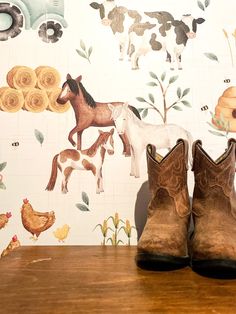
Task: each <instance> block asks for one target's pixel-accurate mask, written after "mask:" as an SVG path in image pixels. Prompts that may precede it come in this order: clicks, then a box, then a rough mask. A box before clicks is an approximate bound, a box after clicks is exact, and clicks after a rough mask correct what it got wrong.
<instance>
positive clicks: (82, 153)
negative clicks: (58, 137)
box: [46, 129, 114, 194]
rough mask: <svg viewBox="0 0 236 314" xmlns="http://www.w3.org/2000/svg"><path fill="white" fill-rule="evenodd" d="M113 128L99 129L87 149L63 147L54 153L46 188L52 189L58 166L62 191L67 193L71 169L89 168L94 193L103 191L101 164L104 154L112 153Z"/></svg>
mask: <svg viewBox="0 0 236 314" xmlns="http://www.w3.org/2000/svg"><path fill="white" fill-rule="evenodd" d="M113 134H114V129H111V131H110V132H103V131H100V130H99V136H98V138H97V140H96V142H95V143H94V144H93V145H92V146H91V147H90V148H88V149H84V150H76V149H65V150H63V151H61V152H60V153H59V154H57V155H55V156H54V158H53V160H52V170H51V177H50V179H49V182H48V185H47V187H46V190H48V191H52V190H53V189H54V186H55V183H56V180H57V169H58V168H59V169H60V171H61V173H62V176H63V179H62V185H61V191H62V193H67V192H68V189H67V183H68V180H69V178H70V175H71V173H72V171H73V170H90V171H92V173H93V175H94V176H95V177H96V186H97V188H96V193H97V194H99V193H101V192H104V190H103V178H102V165H103V162H104V159H105V154H106V152H108V154H109V155H113V154H114V141H113Z"/></svg>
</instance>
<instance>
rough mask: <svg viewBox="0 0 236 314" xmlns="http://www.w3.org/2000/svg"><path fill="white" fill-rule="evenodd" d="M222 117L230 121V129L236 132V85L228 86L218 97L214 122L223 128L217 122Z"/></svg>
mask: <svg viewBox="0 0 236 314" xmlns="http://www.w3.org/2000/svg"><path fill="white" fill-rule="evenodd" d="M222 117H223V119H224V121H225V122H226V123H229V129H228V131H230V132H236V86H230V87H228V88H227V89H226V90H225V91H224V92H223V94H222V96H220V97H219V99H218V103H217V106H216V107H215V119H213V120H212V122H213V123H214V124H215V125H216V126H217V127H218V128H219V129H222V126H221V125H220V124H217V123H216V122H217V119H219V120H220V119H222Z"/></svg>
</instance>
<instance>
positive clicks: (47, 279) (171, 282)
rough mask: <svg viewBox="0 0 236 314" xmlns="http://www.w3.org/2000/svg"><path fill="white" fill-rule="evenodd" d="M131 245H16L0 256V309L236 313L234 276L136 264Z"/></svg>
mask: <svg viewBox="0 0 236 314" xmlns="http://www.w3.org/2000/svg"><path fill="white" fill-rule="evenodd" d="M135 252H136V247H102V246H57V247H49V246H47V247H43V246H41V247H40V246H35V247H21V248H19V249H18V250H16V251H15V252H13V253H12V254H10V255H8V256H6V257H4V258H2V259H0V314H15V313H19V314H21V313H24V314H31V313H34V314H37V313H40V314H44V313H45V314H54V313H55V314H67V313H68V314H78V313H83V314H84V313H171V314H172V313H207V314H209V313H216V314H217V313H227V314H230V313H236V301H235V295H236V280H219V279H209V278H204V277H201V276H199V275H197V274H195V273H194V272H193V271H192V270H191V269H190V268H185V269H182V270H177V271H171V272H152V271H145V270H141V269H139V268H137V266H136V264H135V260H134V257H135Z"/></svg>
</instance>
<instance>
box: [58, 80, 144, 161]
mask: <svg viewBox="0 0 236 314" xmlns="http://www.w3.org/2000/svg"><path fill="white" fill-rule="evenodd" d="M81 80H82V76H81V75H80V76H79V77H77V78H76V79H75V80H74V79H72V77H71V76H70V74H67V77H66V81H65V82H64V83H63V85H62V91H61V93H60V95H59V96H58V98H57V102H58V103H59V104H65V103H66V102H67V101H70V103H71V105H72V107H73V109H74V112H75V119H76V126H75V127H74V128H73V129H72V130H71V131H70V133H69V136H68V140H69V141H70V143H71V144H72V145H73V146H76V142H75V141H74V140H73V135H74V134H75V133H77V149H81V145H82V139H81V137H82V133H83V131H84V130H85V129H87V128H88V127H90V126H95V127H107V126H114V121H113V119H112V118H111V110H110V109H109V107H108V105H110V104H112V105H113V106H118V105H122V104H123V102H110V103H103V102H96V101H95V100H94V99H93V98H92V96H91V95H90V94H89V93H88V92H87V91H86V89H85V88H84V86H83V84H82V83H81ZM129 109H130V110H132V111H133V112H134V113H135V115H136V116H138V117H139V119H140V115H139V112H138V110H137V109H136V108H135V107H133V106H129ZM119 136H120V138H121V140H122V142H123V147H124V148H123V154H124V155H125V156H130V145H129V141H128V138H127V136H126V134H122V135H119Z"/></svg>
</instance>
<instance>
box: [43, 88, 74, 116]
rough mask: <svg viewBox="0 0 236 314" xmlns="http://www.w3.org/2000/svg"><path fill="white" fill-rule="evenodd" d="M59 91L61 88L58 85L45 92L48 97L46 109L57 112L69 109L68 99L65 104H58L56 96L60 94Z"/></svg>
mask: <svg viewBox="0 0 236 314" xmlns="http://www.w3.org/2000/svg"><path fill="white" fill-rule="evenodd" d="M60 93H61V88H59V87H58V88H54V89H53V90H51V91H50V92H47V94H48V99H49V103H48V107H47V110H50V111H52V112H57V113H63V112H66V111H67V110H69V109H70V107H71V106H70V102H69V101H68V102H66V103H65V104H59V103H58V102H57V97H58V96H59V95H60Z"/></svg>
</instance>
